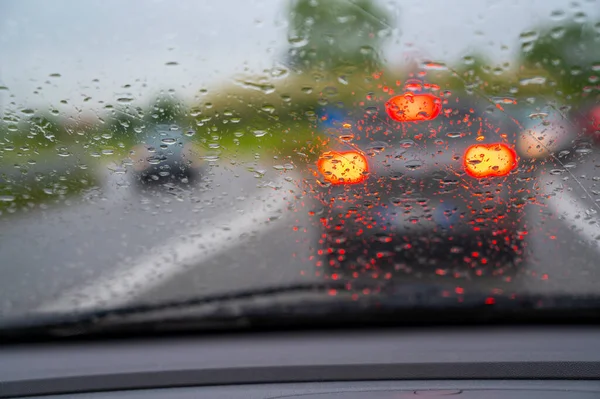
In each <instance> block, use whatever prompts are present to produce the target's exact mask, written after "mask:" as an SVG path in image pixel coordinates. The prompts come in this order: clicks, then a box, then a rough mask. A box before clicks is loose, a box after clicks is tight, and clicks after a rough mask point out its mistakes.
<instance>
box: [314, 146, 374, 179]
mask: <svg viewBox="0 0 600 399" xmlns="http://www.w3.org/2000/svg"><path fill="white" fill-rule="evenodd" d="M317 168H318V169H319V172H321V174H322V175H323V178H324V179H325V180H326V181H328V182H330V183H331V184H356V183H361V182H363V181H364V180H365V179H366V178H367V174H368V171H369V166H368V164H367V158H366V157H365V156H364V155H362V154H361V153H359V152H356V151H349V152H335V151H328V152H326V153H324V154H323V155H321V157H320V158H319V160H318V161H317Z"/></svg>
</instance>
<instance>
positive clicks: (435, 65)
mask: <svg viewBox="0 0 600 399" xmlns="http://www.w3.org/2000/svg"><path fill="white" fill-rule="evenodd" d="M421 68H422V69H425V70H428V71H445V70H446V69H448V67H447V66H446V64H444V63H443V62H434V61H426V62H424V63H422V64H421Z"/></svg>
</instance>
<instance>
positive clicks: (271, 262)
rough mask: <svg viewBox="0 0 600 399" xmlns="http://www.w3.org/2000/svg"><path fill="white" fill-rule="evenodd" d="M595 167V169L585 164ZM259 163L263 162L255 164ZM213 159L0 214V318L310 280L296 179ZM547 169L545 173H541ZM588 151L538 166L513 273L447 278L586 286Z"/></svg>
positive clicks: (311, 237) (591, 218) (310, 250)
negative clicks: (162, 180) (203, 166)
mask: <svg viewBox="0 0 600 399" xmlns="http://www.w3.org/2000/svg"><path fill="white" fill-rule="evenodd" d="M597 165H598V166H597ZM263 167H264V165H263ZM264 169H265V171H266V172H265V173H262V172H261V173H259V174H258V176H260V178H257V174H256V172H253V171H250V170H248V169H247V167H239V166H236V167H234V166H230V165H215V166H213V167H212V168H211V169H210V172H209V173H208V174H207V175H206V176H205V177H204V179H203V181H202V182H200V183H199V184H197V185H196V186H195V187H194V188H193V189H191V190H190V189H185V190H183V189H179V188H177V187H174V188H173V189H172V190H164V189H162V190H152V189H151V190H147V191H142V192H141V191H139V190H136V189H135V187H134V186H132V185H130V184H129V180H127V176H125V175H117V174H113V173H109V174H108V175H107V176H106V182H105V185H104V187H102V188H101V189H97V190H91V191H89V192H87V193H86V195H85V196H84V197H83V198H79V199H72V200H70V201H69V202H68V203H66V204H64V205H63V206H60V207H59V206H55V207H49V208H48V209H45V210H41V209H36V210H32V211H30V212H29V213H27V214H21V215H11V216H9V217H5V218H4V219H2V220H1V221H0V259H2V262H1V263H0V275H1V276H2V280H1V281H0V304H1V306H2V307H1V308H0V313H3V314H16V313H23V312H30V311H34V312H35V311H46V310H65V309H70V308H73V307H74V306H78V307H85V306H114V305H119V304H124V303H127V302H129V301H135V300H156V301H160V300H163V299H167V298H170V299H173V298H178V297H189V296H198V295H205V294H209V293H215V292H222V291H228V290H233V289H244V288H249V287H253V286H264V285H274V284H281V283H285V282H294V281H298V280H301V281H307V280H311V279H319V278H322V277H321V276H319V270H318V269H317V268H315V266H314V265H315V259H314V258H311V256H313V255H314V254H315V243H316V242H317V241H318V234H319V232H318V231H317V229H316V228H315V226H318V221H317V220H315V217H314V216H310V215H309V211H310V210H311V209H312V206H313V204H311V202H310V199H309V198H310V194H308V195H305V194H303V193H302V187H301V184H299V181H300V180H301V179H299V178H298V176H297V174H295V173H293V172H285V171H280V170H276V169H274V168H272V167H271V166H269V167H264ZM550 171H552V173H550ZM596 174H598V176H600V156H596V155H590V156H588V157H587V158H586V159H585V162H580V163H578V165H577V166H576V167H575V168H571V169H568V168H567V169H565V168H562V167H560V165H559V166H556V165H555V166H552V167H547V168H545V169H544V172H543V174H542V175H541V176H540V177H539V178H538V179H537V181H536V184H537V186H538V187H539V191H537V197H538V203H536V204H530V205H528V206H527V208H526V210H525V213H526V219H527V227H528V234H527V236H525V242H526V251H527V257H526V262H525V264H524V265H522V266H521V268H520V270H519V272H518V274H517V276H515V278H514V280H512V281H510V282H509V283H506V282H501V281H489V280H486V281H485V282H483V281H476V280H473V281H459V282H458V283H457V285H461V286H466V287H468V286H482V285H483V286H485V288H486V289H488V288H499V289H503V290H505V291H523V290H527V291H550V292H554V291H570V292H578V293H582V292H597V291H598V288H597V287H598V284H599V283H600V268H599V267H596V265H595V262H593V261H591V260H592V259H596V258H597V257H598V256H600V248H599V247H598V245H597V240H596V238H597V237H600V227H599V224H598V212H597V211H598V207H597V206H598V205H597V202H596V197H597V194H598V193H600V188H599V187H598V186H599V185H600V181H598V180H600V178H598V179H596V178H595V177H596Z"/></svg>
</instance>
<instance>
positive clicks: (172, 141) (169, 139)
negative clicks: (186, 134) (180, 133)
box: [160, 137, 177, 145]
mask: <svg viewBox="0 0 600 399" xmlns="http://www.w3.org/2000/svg"><path fill="white" fill-rule="evenodd" d="M160 141H161V142H162V143H164V144H166V145H172V144H175V143H176V142H177V140H176V139H174V138H172V137H165V138H163V139H161V140H160Z"/></svg>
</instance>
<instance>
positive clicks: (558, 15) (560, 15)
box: [550, 10, 566, 21]
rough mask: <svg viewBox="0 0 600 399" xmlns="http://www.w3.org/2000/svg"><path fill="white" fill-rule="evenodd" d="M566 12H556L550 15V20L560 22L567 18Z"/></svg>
mask: <svg viewBox="0 0 600 399" xmlns="http://www.w3.org/2000/svg"><path fill="white" fill-rule="evenodd" d="M565 15H566V14H565V12H564V11H563V10H554V11H552V12H551V13H550V18H552V19H553V20H555V21H560V20H561V19H563V18H564V17H565Z"/></svg>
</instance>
